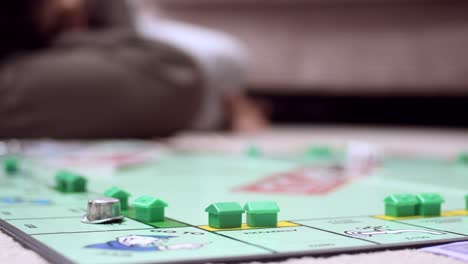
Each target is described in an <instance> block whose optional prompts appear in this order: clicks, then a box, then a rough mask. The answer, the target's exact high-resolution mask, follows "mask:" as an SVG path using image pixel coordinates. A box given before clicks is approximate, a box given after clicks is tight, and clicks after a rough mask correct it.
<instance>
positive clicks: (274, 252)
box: [171, 218, 278, 254]
mask: <svg viewBox="0 0 468 264" xmlns="http://www.w3.org/2000/svg"><path fill="white" fill-rule="evenodd" d="M171 219H172V220H175V219H174V218H171ZM175 221H178V222H180V223H182V224H186V225H187V226H188V227H193V228H196V229H198V230H201V231H203V232H208V233H211V234H215V235H218V236H221V237H224V238H227V239H230V240H234V241H237V242H241V243H243V244H246V245H249V246H252V247H256V248H260V249H263V250H266V251H268V252H270V253H273V254H277V253H278V252H277V251H276V250H273V249H270V248H267V247H264V246H261V245H257V244H254V243H249V242H245V241H242V240H240V239H237V238H233V237H230V236H226V235H223V234H220V233H218V232H214V231H210V230H206V229H203V228H200V227H198V226H196V225H192V224H189V223H186V222H183V221H179V220H175Z"/></svg>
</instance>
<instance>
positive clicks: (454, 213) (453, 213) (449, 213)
mask: <svg viewBox="0 0 468 264" xmlns="http://www.w3.org/2000/svg"><path fill="white" fill-rule="evenodd" d="M463 215H468V211H467V210H453V211H446V212H442V213H441V214H440V216H441V217H447V216H463ZM440 216H403V217H394V216H386V215H376V216H374V217H375V218H378V219H383V220H389V221H394V220H408V219H418V218H430V217H440Z"/></svg>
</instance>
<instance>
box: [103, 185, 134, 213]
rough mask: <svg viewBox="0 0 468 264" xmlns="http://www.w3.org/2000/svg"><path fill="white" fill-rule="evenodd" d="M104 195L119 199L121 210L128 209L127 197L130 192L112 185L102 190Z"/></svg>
mask: <svg viewBox="0 0 468 264" xmlns="http://www.w3.org/2000/svg"><path fill="white" fill-rule="evenodd" d="M104 196H107V197H112V198H115V199H119V201H120V208H121V209H122V210H127V209H128V197H129V196H130V194H129V193H128V192H126V191H124V190H122V189H120V188H118V187H112V188H110V189H108V190H106V191H105V192H104Z"/></svg>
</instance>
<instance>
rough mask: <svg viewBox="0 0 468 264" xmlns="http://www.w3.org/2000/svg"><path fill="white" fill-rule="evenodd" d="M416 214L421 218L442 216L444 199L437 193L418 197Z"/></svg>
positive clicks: (423, 194)
mask: <svg viewBox="0 0 468 264" xmlns="http://www.w3.org/2000/svg"><path fill="white" fill-rule="evenodd" d="M416 197H417V198H418V201H419V202H418V204H417V205H416V214H417V215H421V216H440V211H441V210H440V208H441V206H442V203H443V202H444V199H443V198H442V196H440V195H439V194H437V193H421V194H418V195H417V196H416Z"/></svg>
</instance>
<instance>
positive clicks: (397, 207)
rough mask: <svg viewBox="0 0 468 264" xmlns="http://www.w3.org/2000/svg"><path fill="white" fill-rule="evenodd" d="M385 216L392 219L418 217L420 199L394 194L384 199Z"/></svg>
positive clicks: (414, 196) (410, 195) (413, 196)
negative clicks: (417, 209)
mask: <svg viewBox="0 0 468 264" xmlns="http://www.w3.org/2000/svg"><path fill="white" fill-rule="evenodd" d="M384 202H385V215H386V216H392V217H403V216H414V215H416V205H417V204H418V202H419V201H418V198H417V197H416V195H412V194H392V195H390V196H387V197H386V198H385V199H384Z"/></svg>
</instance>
